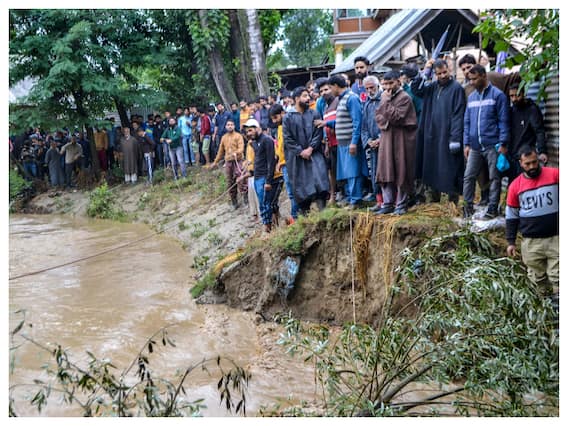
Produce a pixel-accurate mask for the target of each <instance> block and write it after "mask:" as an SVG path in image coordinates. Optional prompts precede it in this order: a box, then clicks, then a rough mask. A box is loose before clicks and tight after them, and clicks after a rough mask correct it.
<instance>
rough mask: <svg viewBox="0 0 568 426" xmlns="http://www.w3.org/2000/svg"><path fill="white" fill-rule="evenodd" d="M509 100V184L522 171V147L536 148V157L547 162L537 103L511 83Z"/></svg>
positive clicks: (544, 139) (542, 125) (542, 123)
mask: <svg viewBox="0 0 568 426" xmlns="http://www.w3.org/2000/svg"><path fill="white" fill-rule="evenodd" d="M509 99H510V100H511V103H512V107H511V143H510V149H509V155H510V157H511V159H512V161H511V168H510V169H509V172H508V174H507V176H508V177H509V184H511V182H513V180H514V179H515V178H516V177H517V176H519V175H520V174H521V173H522V171H523V170H522V169H521V166H520V163H519V159H520V157H519V155H520V152H521V151H522V149H523V148H526V147H531V148H534V149H536V152H537V153H538V159H539V161H541V162H542V163H543V164H546V163H547V162H548V155H547V154H546V135H545V132H544V120H543V118H542V112H541V111H540V108H539V107H538V105H536V104H535V103H534V102H533V100H532V99H530V98H525V96H524V93H523V92H522V91H521V90H519V84H518V83H513V84H512V85H511V87H510V88H509Z"/></svg>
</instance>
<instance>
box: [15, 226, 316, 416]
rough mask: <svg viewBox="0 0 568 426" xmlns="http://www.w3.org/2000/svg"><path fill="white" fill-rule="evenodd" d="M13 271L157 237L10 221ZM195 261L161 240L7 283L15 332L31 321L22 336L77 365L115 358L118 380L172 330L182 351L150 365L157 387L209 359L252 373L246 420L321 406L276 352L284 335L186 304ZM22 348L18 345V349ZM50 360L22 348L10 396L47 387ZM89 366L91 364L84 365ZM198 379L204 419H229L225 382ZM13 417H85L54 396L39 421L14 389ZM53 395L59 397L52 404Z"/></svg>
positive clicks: (307, 373) (168, 352)
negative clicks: (37, 384) (290, 407)
mask: <svg viewBox="0 0 568 426" xmlns="http://www.w3.org/2000/svg"><path fill="white" fill-rule="evenodd" d="M9 228H10V229H9V230H10V235H9V253H10V256H9V262H10V264H9V270H10V276H11V277H15V276H18V275H21V274H24V273H27V272H32V271H36V270H39V269H43V268H46V267H51V266H54V265H59V264H62V263H65V262H69V261H71V260H75V259H79V258H82V257H85V256H89V255H92V254H94V253H98V252H101V251H104V250H107V249H108V248H110V247H114V246H117V245H120V244H123V243H124V242H127V241H132V240H135V239H138V238H140V237H143V236H144V235H148V234H150V233H151V232H152V231H151V230H150V229H149V228H147V227H145V226H143V225H133V224H118V223H113V222H108V221H100V220H89V219H84V218H71V217H63V216H56V215H49V216H47V215H46V216H35V215H13V216H10V222H9ZM190 265H191V258H190V256H189V255H188V254H187V253H186V252H184V251H183V249H182V248H181V246H180V245H179V244H178V243H177V242H175V241H172V240H171V239H168V238H167V237H163V236H157V237H152V238H149V239H147V240H144V241H142V242H139V243H137V244H135V245H132V246H128V247H125V248H121V249H118V250H116V251H112V252H110V253H107V254H104V255H102V256H98V257H94V258H92V259H89V260H86V261H82V262H78V263H74V264H71V265H69V266H64V267H61V268H57V269H53V270H50V271H47V272H44V273H41V274H38V275H30V276H26V277H22V278H18V279H15V280H11V281H9V322H10V324H9V325H10V329H13V328H14V327H15V326H16V325H17V324H18V323H19V321H20V320H21V318H22V316H21V314H16V313H15V312H16V311H18V310H25V311H26V320H27V322H29V323H31V324H32V327H26V328H25V330H24V331H25V333H26V334H27V335H28V336H30V337H32V338H33V339H34V340H36V341H38V342H40V343H42V344H45V345H54V344H56V343H57V344H60V345H61V346H62V347H64V348H65V349H67V350H68V351H69V353H70V354H71V358H72V359H73V360H74V361H78V363H79V364H80V363H81V362H86V361H87V360H88V357H87V355H86V352H85V351H87V350H88V351H90V352H92V353H93V354H95V355H96V356H97V357H98V358H99V359H100V358H109V359H111V360H112V363H113V364H114V365H115V366H117V367H118V370H117V375H118V373H119V372H120V371H122V370H123V369H125V368H126V367H127V366H128V365H129V364H130V363H131V362H132V361H133V360H134V359H135V357H136V355H137V354H138V351H139V350H140V349H141V348H142V346H143V345H144V343H145V342H146V340H147V339H148V338H149V337H150V336H151V335H152V334H154V333H155V332H156V331H158V330H159V329H160V328H162V327H165V326H171V327H169V328H168V330H169V331H168V334H169V337H170V338H171V339H172V340H173V341H174V342H175V344H176V347H175V348H174V347H170V346H167V347H165V348H164V347H162V346H160V347H159V348H157V350H156V351H155V352H154V353H153V354H152V356H151V358H150V368H151V369H152V371H153V372H154V377H156V376H161V377H168V378H173V377H174V376H175V374H176V370H178V371H179V370H183V369H185V368H186V367H188V366H190V365H192V364H195V363H197V362H199V361H201V360H202V359H203V358H204V357H216V356H217V355H222V356H227V357H230V358H232V359H233V360H234V361H236V362H237V363H238V364H239V365H241V366H244V367H248V368H249V369H250V371H251V373H252V379H251V382H250V386H249V391H248V397H247V414H248V415H257V414H258V410H259V409H260V407H261V406H270V405H271V404H274V403H277V402H280V403H281V404H282V405H284V406H285V405H287V404H288V403H294V402H299V401H300V400H306V401H313V400H314V375H313V370H312V369H311V368H310V367H309V366H306V365H305V364H303V362H302V361H301V360H300V359H294V358H292V357H290V356H289V355H287V354H286V353H285V352H284V349H283V348H281V347H280V346H278V345H277V344H276V340H277V339H278V333H279V332H280V330H279V329H278V327H277V326H273V325H267V324H261V325H255V322H254V316H253V315H252V314H251V313H248V312H241V311H237V310H233V309H230V308H228V307H226V306H224V305H196V304H195V303H194V301H193V299H192V298H191V295H190V294H189V288H190V287H191V285H192V281H193V278H192V270H191V269H190ZM19 342H21V340H20V341H19ZM48 359H49V356H48V355H46V354H45V353H44V352H43V351H41V350H40V349H38V348H37V347H35V346H33V345H31V344H29V343H27V344H24V345H23V346H21V347H19V348H18V349H17V351H16V356H15V369H14V372H13V374H10V376H9V381H10V386H12V385H17V384H29V383H32V382H33V380H34V379H36V378H40V379H45V378H46V375H45V373H44V372H43V371H42V369H41V366H42V365H43V364H44V363H45V362H46V360H48ZM83 365H84V364H83ZM211 371H212V374H213V377H209V376H208V375H207V374H206V373H204V372H201V371H200V372H199V373H196V374H192V375H191V376H190V377H189V380H188V381H186V386H185V389H186V391H187V397H186V399H187V400H195V399H198V398H204V399H205V401H204V404H205V405H207V408H206V409H204V410H203V411H202V414H203V415H204V416H227V415H228V412H227V411H226V410H225V409H224V408H223V407H222V406H220V404H219V396H218V393H217V381H218V377H219V376H218V375H216V372H214V371H213V369H211ZM12 394H13V396H14V398H15V401H16V404H15V407H16V413H17V414H18V415H24V416H37V415H41V416H77V415H81V412H80V410H79V409H77V408H76V407H73V406H68V405H65V404H62V403H60V401H59V396H53V397H52V398H51V399H50V401H49V403H48V404H47V406H46V407H45V408H44V409H43V410H42V412H41V414H38V412H37V409H36V408H35V407H31V406H30V404H29V402H28V401H27V400H26V399H28V398H29V397H30V395H32V391H31V389H30V388H28V387H26V386H18V387H16V388H14V391H13V393H12ZM54 395H55V394H54Z"/></svg>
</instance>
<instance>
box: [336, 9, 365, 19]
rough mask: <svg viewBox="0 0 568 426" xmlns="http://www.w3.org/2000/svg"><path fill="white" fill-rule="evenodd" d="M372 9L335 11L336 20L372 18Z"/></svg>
mask: <svg viewBox="0 0 568 426" xmlns="http://www.w3.org/2000/svg"><path fill="white" fill-rule="evenodd" d="M372 14H373V9H337V17H338V18H358V17H364V16H372Z"/></svg>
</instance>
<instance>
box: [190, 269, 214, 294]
mask: <svg viewBox="0 0 568 426" xmlns="http://www.w3.org/2000/svg"><path fill="white" fill-rule="evenodd" d="M215 284H216V279H215V275H214V274H213V272H208V273H207V274H205V275H204V276H203V277H201V279H200V280H199V281H197V283H196V284H195V285H194V286H193V287H192V288H191V289H190V290H189V292H190V293H191V297H193V298H194V299H195V298H197V297H199V296H201V295H202V294H203V292H204V291H205V290H207V289H208V288H213V287H215Z"/></svg>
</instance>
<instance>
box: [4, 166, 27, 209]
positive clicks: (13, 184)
mask: <svg viewBox="0 0 568 426" xmlns="http://www.w3.org/2000/svg"><path fill="white" fill-rule="evenodd" d="M8 182H9V189H10V202H12V201H14V200H15V199H16V198H18V197H20V196H22V195H23V194H24V192H25V191H26V190H28V189H30V188H31V187H32V183H31V182H28V181H27V180H25V179H24V178H23V177H22V176H20V174H19V173H18V171H17V170H14V169H10V172H9V175H8Z"/></svg>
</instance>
